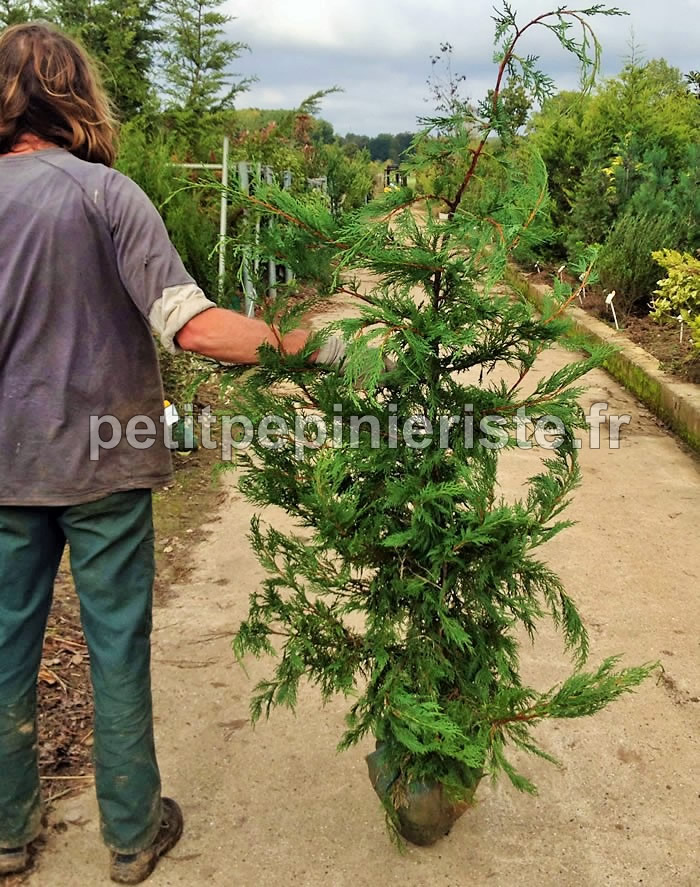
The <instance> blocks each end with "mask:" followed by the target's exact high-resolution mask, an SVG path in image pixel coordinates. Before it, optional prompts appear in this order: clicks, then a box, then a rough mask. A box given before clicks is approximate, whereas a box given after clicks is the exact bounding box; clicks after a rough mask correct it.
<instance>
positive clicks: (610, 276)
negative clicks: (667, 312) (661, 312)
mask: <svg viewBox="0 0 700 887" xmlns="http://www.w3.org/2000/svg"><path fill="white" fill-rule="evenodd" d="M681 228H682V226H681V224H680V223H679V221H678V219H677V218H676V217H675V215H674V214H673V213H672V212H670V211H668V210H667V211H665V212H660V213H656V214H654V213H651V212H646V213H642V214H637V213H635V212H634V209H633V208H629V209H627V210H625V212H624V213H623V214H622V215H621V216H620V218H619V219H618V220H617V222H616V223H615V225H614V227H613V229H612V231H611V232H610V236H609V237H608V240H607V242H606V243H605V244H604V246H603V248H602V249H601V252H600V259H599V265H598V270H599V274H600V280H601V283H602V284H603V286H604V287H606V288H607V289H610V290H615V291H616V292H617V294H618V295H617V304H618V305H620V307H621V308H622V310H623V311H624V312H627V313H629V312H634V311H641V310H644V309H645V308H647V306H648V304H649V302H650V300H651V297H652V293H653V291H654V288H655V286H656V284H657V281H658V279H659V275H660V268H659V266H658V264H657V263H656V262H655V261H654V259H652V253H653V252H654V251H655V250H660V249H664V248H666V247H674V246H676V245H677V244H678V243H679V241H680V238H681Z"/></svg>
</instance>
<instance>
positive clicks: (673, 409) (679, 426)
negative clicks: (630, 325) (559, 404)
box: [508, 268, 700, 453]
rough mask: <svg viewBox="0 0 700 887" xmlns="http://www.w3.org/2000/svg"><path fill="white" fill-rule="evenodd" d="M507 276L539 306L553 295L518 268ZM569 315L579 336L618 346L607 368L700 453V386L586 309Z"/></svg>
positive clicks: (598, 342)
mask: <svg viewBox="0 0 700 887" xmlns="http://www.w3.org/2000/svg"><path fill="white" fill-rule="evenodd" d="M508 277H509V278H510V279H509V281H508V282H509V283H510V284H511V285H512V286H513V287H514V288H515V289H516V290H517V291H518V292H520V293H522V294H523V296H525V298H526V299H527V300H528V301H529V302H531V303H532V304H533V305H535V307H537V308H539V309H541V308H542V306H543V303H544V298H545V296H548V295H551V292H552V290H551V288H550V287H548V286H546V285H544V284H540V283H531V282H530V281H529V280H527V279H526V278H525V277H523V275H522V274H521V273H520V272H518V271H517V270H515V269H512V268H511V269H509V273H508ZM567 314H568V317H569V319H570V320H571V321H572V322H573V328H574V331H575V333H576V334H577V335H579V336H584V337H585V338H586V339H589V340H591V341H593V342H595V343H597V344H606V345H614V346H615V347H616V348H618V349H619V350H618V352H617V354H615V355H613V357H611V358H610V359H609V360H607V361H606V362H605V363H604V364H603V366H604V368H605V369H606V370H607V371H608V372H609V373H610V375H611V376H613V378H615V379H617V381H618V382H620V383H622V385H624V386H625V388H627V390H628V391H631V392H632V394H634V395H635V396H636V397H638V398H639V400H641V401H642V402H643V403H644V404H646V406H648V407H649V409H650V410H651V411H652V412H653V413H654V414H655V415H656V416H658V417H659V419H662V420H663V421H664V422H665V423H666V424H667V425H668V426H669V428H672V429H673V431H675V433H676V434H677V435H678V436H679V437H681V438H682V439H683V440H684V441H685V442H686V443H687V444H689V445H690V446H691V447H692V448H693V449H694V450H695V451H696V452H698V453H700V387H698V386H696V385H691V384H690V383H688V382H681V381H679V380H677V379H674V378H672V377H671V376H669V375H668V374H667V373H665V372H664V371H663V370H662V369H661V365H660V363H659V361H658V360H657V359H656V358H655V357H652V355H651V354H649V352H648V351H645V350H644V349H643V348H641V347H640V346H639V345H635V344H634V343H633V342H630V340H629V339H628V338H627V337H626V336H624V335H623V334H622V333H618V332H617V331H616V330H613V329H610V327H609V326H607V324H604V323H603V322H602V321H600V320H597V319H596V318H595V317H591V316H590V314H587V313H586V312H585V311H584V310H583V309H581V308H578V307H577V306H571V307H570V308H569V309H568V310H567Z"/></svg>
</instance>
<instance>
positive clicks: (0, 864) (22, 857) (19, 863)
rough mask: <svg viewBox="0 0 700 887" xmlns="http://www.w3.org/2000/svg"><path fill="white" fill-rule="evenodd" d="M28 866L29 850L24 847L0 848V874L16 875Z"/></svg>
mask: <svg viewBox="0 0 700 887" xmlns="http://www.w3.org/2000/svg"><path fill="white" fill-rule="evenodd" d="M28 868H29V850H28V849H27V847H26V846H24V847H10V848H7V849H5V848H0V875H18V874H19V873H20V872H26V870H27V869H28Z"/></svg>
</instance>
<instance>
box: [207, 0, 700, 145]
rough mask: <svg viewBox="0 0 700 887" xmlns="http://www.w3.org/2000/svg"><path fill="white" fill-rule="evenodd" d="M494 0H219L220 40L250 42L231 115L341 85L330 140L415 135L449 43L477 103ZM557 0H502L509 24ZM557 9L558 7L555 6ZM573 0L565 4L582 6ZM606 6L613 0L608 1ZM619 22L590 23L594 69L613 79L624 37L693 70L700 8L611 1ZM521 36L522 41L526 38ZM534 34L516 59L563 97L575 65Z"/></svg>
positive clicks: (294, 101) (490, 75)
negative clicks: (529, 56) (535, 63)
mask: <svg viewBox="0 0 700 887" xmlns="http://www.w3.org/2000/svg"><path fill="white" fill-rule="evenodd" d="M497 2H498V0H420V2H419V0H225V2H224V3H223V4H222V6H221V9H222V11H223V12H225V13H226V14H228V15H231V16H235V20H234V21H232V22H231V23H229V25H227V36H228V37H229V39H232V40H236V41H243V42H245V43H247V44H249V46H250V48H251V52H250V53H245V54H244V55H243V56H242V57H241V58H240V59H238V60H237V61H236V62H235V64H234V66H233V69H234V70H235V72H236V73H237V74H240V75H245V76H251V75H256V76H257V77H258V78H259V80H258V82H257V83H256V84H255V85H254V86H253V87H252V89H251V90H250V92H248V93H246V94H245V95H242V96H240V98H239V100H238V107H257V108H292V107H296V106H297V105H298V104H299V103H300V102H301V101H302V100H303V99H304V98H306V97H307V96H308V95H310V94H311V93H313V92H316V91H317V90H319V89H324V88H327V87H331V86H336V85H337V86H340V87H342V88H343V89H344V92H343V93H340V94H336V95H333V96H329V97H328V98H326V99H325V100H324V103H323V107H322V110H321V116H322V117H323V118H325V119H326V120H329V121H330V122H331V123H332V124H333V126H334V128H335V130H336V132H338V133H340V134H341V135H344V134H345V133H347V132H356V133H362V134H365V135H376V134H377V133H379V132H404V131H413V130H415V129H416V125H417V124H416V119H417V118H418V117H420V116H421V115H425V114H429V113H430V112H431V111H432V105H431V104H430V103H429V102H427V101H426V98H427V97H428V87H427V85H426V80H427V78H428V77H429V76H430V74H431V63H430V56H431V55H434V54H435V53H436V52H437V51H438V48H439V45H440V43H441V42H443V41H449V42H450V43H451V44H452V46H453V47H454V51H453V69H454V70H455V71H456V72H457V73H459V74H464V75H466V78H467V80H466V84H465V94H466V95H467V96H469V97H471V98H473V99H478V98H482V97H483V96H484V95H485V94H486V92H487V91H488V89H489V88H490V87H491V86H493V82H494V79H495V68H494V66H493V63H492V54H493V26H494V23H493V20H492V19H491V16H492V14H493V6H494V4H495V3H497ZM559 2H560V0H554V2H552V0H549V2H548V0H511V6H512V8H513V9H515V10H516V11H517V13H518V21H519V22H523V23H524V22H526V21H528V20H529V19H530V18H532V17H533V16H535V15H539V14H540V13H542V12H544V11H547V10H548V9H551V8H556V6H557V5H558V3H559ZM561 2H563V0H561ZM593 2H594V0H583V2H581V0H579V2H577V3H575V4H574V7H575V8H581V7H584V6H586V5H589V4H592V3H593ZM611 5H614V4H611ZM620 6H621V7H622V8H624V9H625V10H626V11H628V12H629V13H630V15H629V16H626V17H624V18H603V17H596V18H595V19H593V24H594V26H595V29H596V32H597V33H598V36H599V38H600V40H601V43H602V44H603V73H604V74H605V75H607V76H611V75H613V74H615V73H617V72H618V71H619V70H620V68H621V67H622V65H623V64H624V59H625V57H626V56H628V55H629V52H630V50H629V45H630V41H631V37H632V34H634V43H635V44H636V45H637V46H638V47H639V49H640V50H641V54H642V56H643V57H644V58H647V59H652V58H659V57H664V58H666V59H667V60H668V61H669V62H670V63H671V64H673V65H675V66H676V67H679V68H681V70H682V71H683V72H684V73H685V72H688V71H689V70H691V69H692V70H698V69H700V0H626V2H625V0H621V2H620ZM524 40H525V38H524ZM554 40H555V38H554V36H553V35H551V34H548V33H547V32H545V31H544V30H543V29H537V31H531V32H530V36H529V37H528V39H527V41H526V42H524V43H523V49H524V51H525V52H526V53H535V54H539V55H540V56H541V66H542V68H543V69H544V70H545V71H546V72H547V73H548V74H550V75H551V76H552V77H553V78H554V80H555V82H556V84H557V86H558V87H559V88H561V89H566V88H575V87H576V85H577V83H578V77H577V68H576V64H575V60H574V59H572V57H570V56H568V55H567V54H565V53H563V52H562V51H561V50H559V49H556V48H555V42H554Z"/></svg>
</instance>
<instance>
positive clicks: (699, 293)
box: [651, 249, 700, 354]
mask: <svg viewBox="0 0 700 887" xmlns="http://www.w3.org/2000/svg"><path fill="white" fill-rule="evenodd" d="M652 258H653V259H654V261H655V262H656V263H657V264H658V265H660V266H661V267H662V268H663V269H664V271H666V277H664V278H663V280H660V281H659V288H658V289H657V290H655V295H656V298H655V299H654V301H653V302H652V306H651V307H652V312H651V316H652V317H653V318H654V319H655V320H661V321H663V320H674V319H677V318H679V317H681V318H682V319H683V322H684V323H685V324H687V326H688V328H689V330H690V335H691V336H692V339H693V344H694V346H695V349H696V351H697V352H698V353H699V354H700V259H696V258H694V257H693V256H691V255H690V253H680V252H678V250H674V249H662V250H659V251H658V252H655V253H653V255H652Z"/></svg>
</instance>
